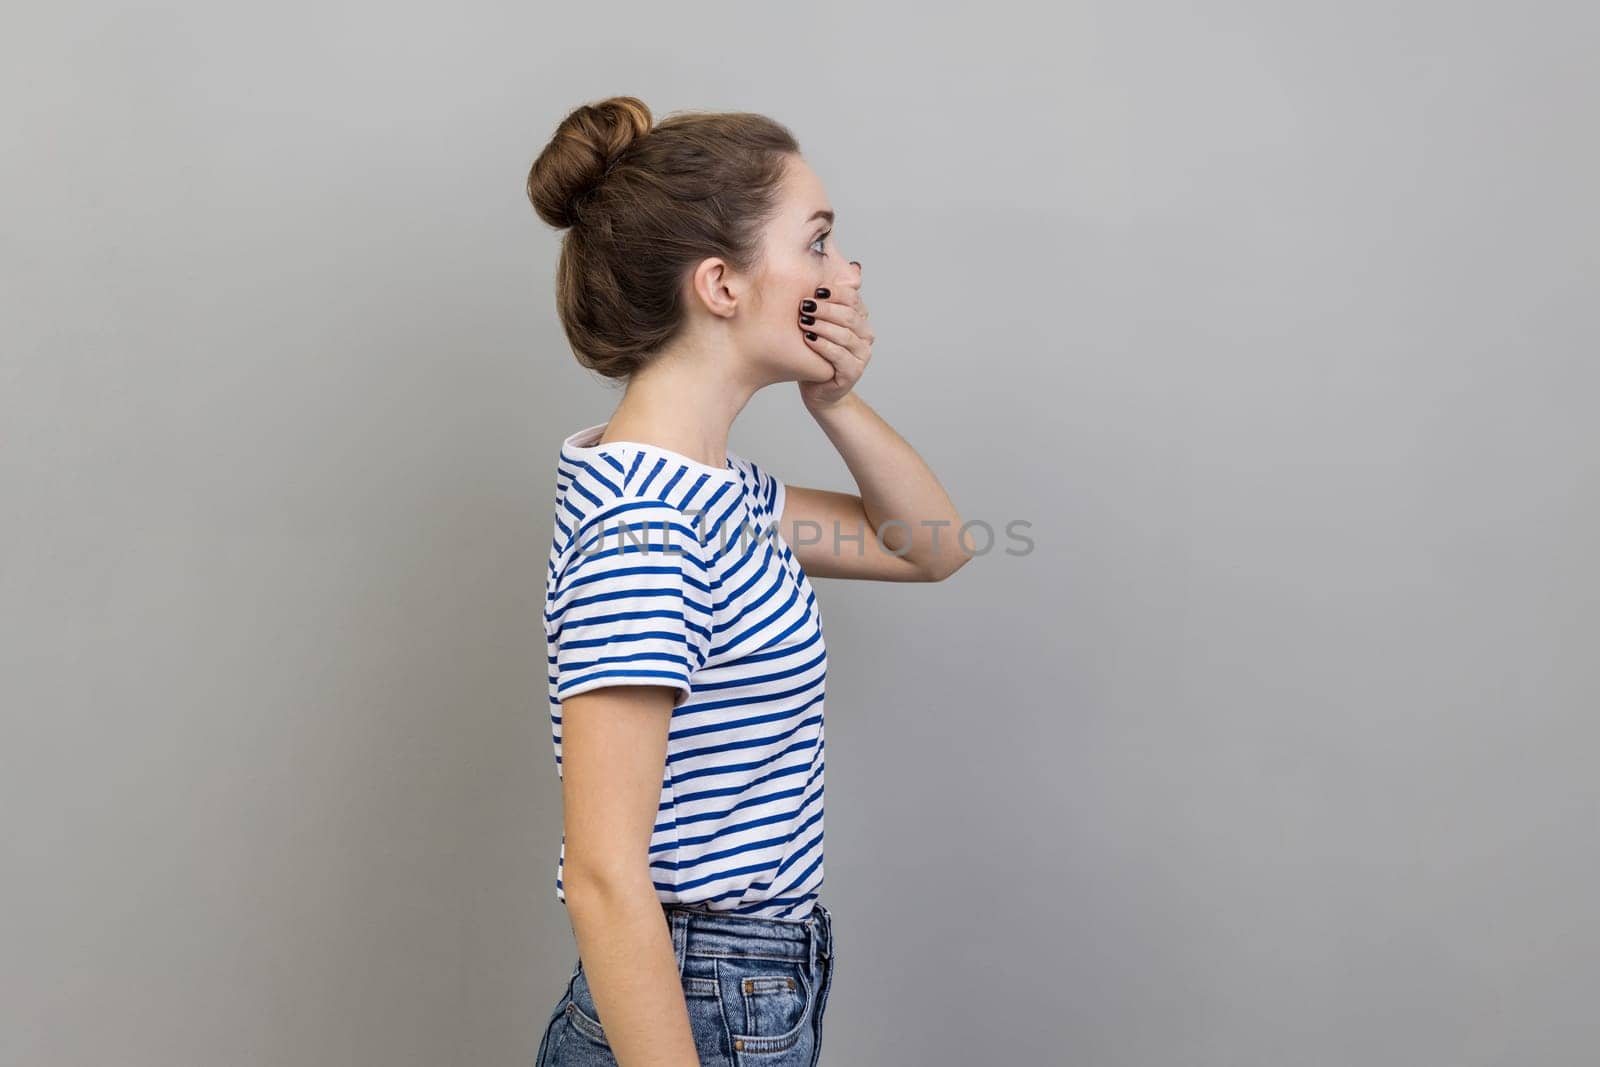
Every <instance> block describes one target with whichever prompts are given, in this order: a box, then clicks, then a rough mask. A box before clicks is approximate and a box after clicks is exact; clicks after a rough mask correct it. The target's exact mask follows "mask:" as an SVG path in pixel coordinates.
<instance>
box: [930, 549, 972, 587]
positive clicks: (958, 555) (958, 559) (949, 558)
mask: <svg viewBox="0 0 1600 1067" xmlns="http://www.w3.org/2000/svg"><path fill="white" fill-rule="evenodd" d="M971 559H972V557H971V556H970V555H968V554H967V553H966V552H964V551H962V550H960V549H956V550H953V551H950V552H945V553H943V554H942V555H936V556H934V557H933V559H931V560H930V561H928V562H927V563H925V564H923V566H922V580H923V581H925V582H942V581H944V580H945V579H946V578H948V577H950V576H951V575H952V574H954V573H955V572H956V571H958V570H960V569H961V568H962V567H965V566H966V565H967V562H968V561H969V560H971Z"/></svg>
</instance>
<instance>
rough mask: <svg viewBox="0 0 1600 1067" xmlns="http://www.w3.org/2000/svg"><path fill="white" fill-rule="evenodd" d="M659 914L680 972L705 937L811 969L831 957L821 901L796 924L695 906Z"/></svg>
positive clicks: (827, 916) (667, 907)
mask: <svg viewBox="0 0 1600 1067" xmlns="http://www.w3.org/2000/svg"><path fill="white" fill-rule="evenodd" d="M662 911H663V912H664V913H665V914H666V917H667V926H668V929H669V930H671V932H672V949H673V952H674V953H675V954H676V955H677V958H678V970H679V972H680V973H682V971H683V957H684V955H685V953H687V952H690V951H691V950H692V948H693V945H694V943H695V942H697V941H702V940H705V939H707V938H733V939H737V940H738V941H739V942H740V943H741V944H742V945H744V946H747V947H748V950H749V952H750V954H752V955H758V956H778V957H788V958H791V959H800V960H805V961H806V962H807V963H808V964H809V965H811V966H815V965H816V962H817V959H818V957H822V958H824V959H831V958H832V957H833V915H832V913H831V912H829V911H828V909H827V907H826V906H825V905H823V903H822V902H821V901H817V900H814V901H812V902H811V914H810V915H808V916H806V918H804V919H802V920H799V921H795V920H789V919H766V918H761V917H759V916H754V915H734V914H731V913H729V912H721V911H712V910H711V909H709V908H706V907H703V906H700V905H695V904H663V905H662Z"/></svg>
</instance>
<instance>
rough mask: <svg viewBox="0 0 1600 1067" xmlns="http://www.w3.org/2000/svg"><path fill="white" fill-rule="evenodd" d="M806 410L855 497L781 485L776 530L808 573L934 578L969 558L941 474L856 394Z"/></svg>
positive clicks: (897, 579) (904, 579)
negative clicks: (849, 480)
mask: <svg viewBox="0 0 1600 1067" xmlns="http://www.w3.org/2000/svg"><path fill="white" fill-rule="evenodd" d="M808 410H809V411H810V412H811V414H812V417H813V418H815V419H816V420H817V425H819V426H821V427H822V432H823V433H825V434H826V435H827V436H828V440H829V441H831V442H833V446H834V448H836V449H837V450H838V452H839V455H840V456H842V457H843V458H844V462H845V466H847V467H848V468H850V473H851V475H852V476H853V477H854V478H855V481H856V487H857V488H858V489H859V490H860V495H859V496H857V495H853V494H850V493H839V492H833V491H831V490H825V489H811V488H807V487H805V486H785V487H784V500H783V514H782V515H780V516H779V517H778V522H779V532H780V533H781V534H782V535H783V538H784V540H785V541H787V542H788V543H789V546H790V548H792V549H793V550H794V553H795V555H796V556H798V557H799V559H800V566H801V567H803V568H805V571H806V573H807V574H809V575H813V576H815V577H818V578H866V579H876V580H879V581H892V582H938V581H943V580H944V579H946V578H948V577H950V575H952V574H954V573H955V572H956V571H957V570H959V569H960V568H961V567H962V566H963V565H964V564H965V563H966V562H967V560H969V559H971V558H972V557H971V556H970V555H969V554H968V553H967V552H966V550H965V549H964V548H963V547H962V545H961V544H960V540H959V538H958V537H957V534H958V533H959V532H960V529H961V515H960V514H959V513H958V512H957V511H956V508H955V505H954V504H953V503H951V500H950V497H949V495H948V494H947V493H945V491H944V487H943V486H941V485H940V484H939V479H938V478H936V477H934V474H933V471H932V470H930V469H929V467H928V465H927V464H926V463H924V462H923V460H922V457H921V456H919V455H917V453H916V450H915V449H913V448H912V447H911V445H910V444H908V443H907V442H906V440H905V438H903V437H901V436H900V435H899V434H898V433H896V432H895V430H894V427H892V426H890V425H889V424H888V423H887V422H885V421H884V420H883V419H882V418H880V417H879V416H878V413H877V412H875V411H873V410H872V408H871V407H869V406H868V405H867V402H866V401H865V400H863V399H861V396H860V395H859V394H858V393H855V392H850V393H847V394H845V395H844V396H843V397H842V398H840V399H839V400H838V401H837V402H835V403H832V404H829V405H827V406H825V407H823V406H816V407H812V406H810V405H808ZM891 520H897V521H891ZM880 529H881V530H882V531H883V532H882V537H881V538H880V537H879V533H878V531H879V530H880Z"/></svg>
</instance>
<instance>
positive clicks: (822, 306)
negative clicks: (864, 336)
mask: <svg viewBox="0 0 1600 1067" xmlns="http://www.w3.org/2000/svg"><path fill="white" fill-rule="evenodd" d="M845 292H848V290H845ZM837 295H842V294H837ZM837 295H836V296H830V297H829V298H828V299H826V300H819V299H813V300H812V301H811V303H813V304H815V305H816V306H817V309H816V310H815V311H806V310H805V305H804V304H802V305H801V311H800V313H801V314H802V315H810V316H811V317H812V318H814V319H816V320H817V321H819V322H835V323H838V324H839V325H840V326H844V327H846V328H847V329H851V330H854V331H855V332H856V333H860V332H861V331H862V328H863V326H864V323H865V319H866V316H865V315H863V314H862V313H861V309H860V308H859V307H857V306H856V305H855V304H854V303H850V302H848V301H845V300H841V299H837V298H836V297H837ZM801 321H802V322H803V321H804V320H803V319H802V320H801Z"/></svg>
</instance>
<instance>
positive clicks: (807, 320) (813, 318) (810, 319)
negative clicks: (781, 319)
mask: <svg viewBox="0 0 1600 1067" xmlns="http://www.w3.org/2000/svg"><path fill="white" fill-rule="evenodd" d="M800 321H801V322H803V323H805V324H806V325H807V326H810V325H811V324H812V323H814V322H816V321H817V317H816V316H815V315H801V316H800Z"/></svg>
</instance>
